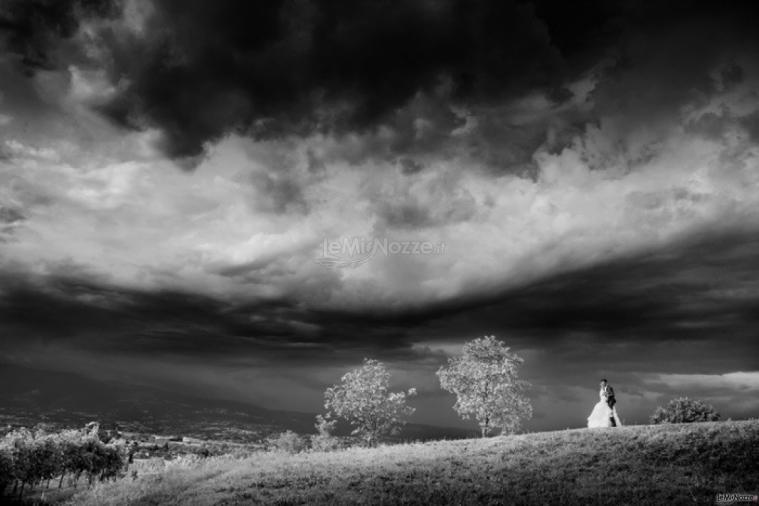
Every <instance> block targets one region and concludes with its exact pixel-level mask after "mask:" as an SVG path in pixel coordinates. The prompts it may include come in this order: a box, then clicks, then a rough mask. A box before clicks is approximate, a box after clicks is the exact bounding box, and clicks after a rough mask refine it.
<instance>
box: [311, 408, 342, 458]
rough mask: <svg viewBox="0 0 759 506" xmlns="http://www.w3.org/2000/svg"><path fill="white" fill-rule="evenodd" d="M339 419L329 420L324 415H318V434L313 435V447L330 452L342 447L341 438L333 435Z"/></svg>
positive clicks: (316, 426) (318, 450)
mask: <svg viewBox="0 0 759 506" xmlns="http://www.w3.org/2000/svg"><path fill="white" fill-rule="evenodd" d="M336 424H337V420H329V419H328V418H325V417H324V416H322V415H316V424H315V425H314V427H315V428H316V435H314V436H311V449H312V450H314V451H317V452H329V451H333V450H337V449H338V448H339V447H340V439H339V438H338V437H336V436H333V435H332V431H333V430H335V425H336Z"/></svg>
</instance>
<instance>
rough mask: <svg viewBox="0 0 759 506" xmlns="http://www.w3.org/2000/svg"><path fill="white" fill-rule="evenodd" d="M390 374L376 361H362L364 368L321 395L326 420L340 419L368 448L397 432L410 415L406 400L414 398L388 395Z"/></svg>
mask: <svg viewBox="0 0 759 506" xmlns="http://www.w3.org/2000/svg"><path fill="white" fill-rule="evenodd" d="M389 383H390V373H389V372H388V371H387V369H386V368H385V365H384V364H382V363H381V362H378V361H376V360H370V359H364V365H363V366H361V367H359V368H357V369H354V370H352V371H350V372H348V373H347V374H345V375H344V376H343V377H342V379H341V380H340V383H339V384H337V385H334V386H332V387H330V388H328V389H327V391H326V392H324V407H325V408H326V410H327V413H328V416H330V417H332V416H334V417H337V418H343V419H344V420H346V421H347V422H348V423H349V424H350V425H352V426H353V427H354V430H353V432H352V434H353V435H355V436H358V437H360V438H361V439H363V440H364V442H365V443H366V444H367V445H369V446H374V445H375V444H376V443H377V441H378V440H379V439H380V438H381V437H383V436H387V435H390V434H394V433H397V431H398V430H399V429H400V428H401V427H402V426H403V424H404V423H405V419H406V418H407V417H408V416H410V415H411V414H412V413H413V412H414V408H412V407H410V406H408V405H407V404H406V400H407V399H408V398H409V397H411V396H413V395H416V390H414V389H413V388H411V389H409V390H408V391H407V392H390V390H389Z"/></svg>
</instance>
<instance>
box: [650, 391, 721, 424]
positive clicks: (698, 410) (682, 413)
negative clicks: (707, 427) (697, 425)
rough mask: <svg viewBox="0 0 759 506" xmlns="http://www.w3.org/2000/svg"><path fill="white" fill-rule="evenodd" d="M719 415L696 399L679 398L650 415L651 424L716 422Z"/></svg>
mask: <svg viewBox="0 0 759 506" xmlns="http://www.w3.org/2000/svg"><path fill="white" fill-rule="evenodd" d="M719 418H720V415H719V413H717V410H715V409H714V407H713V406H712V405H710V404H707V403H705V402H703V401H699V400H696V399H689V398H687V397H679V398H677V399H672V400H671V401H669V403H667V405H666V406H664V407H661V406H659V407H658V408H656V411H654V413H653V414H652V415H651V423H652V424H660V423H692V422H716V421H717V420H719Z"/></svg>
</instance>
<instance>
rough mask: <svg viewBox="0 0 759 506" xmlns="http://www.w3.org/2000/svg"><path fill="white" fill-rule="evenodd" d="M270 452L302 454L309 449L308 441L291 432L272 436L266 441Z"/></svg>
mask: <svg viewBox="0 0 759 506" xmlns="http://www.w3.org/2000/svg"><path fill="white" fill-rule="evenodd" d="M266 443H267V445H266V446H267V447H268V449H269V451H280V452H285V453H300V452H302V451H304V450H305V449H306V448H307V446H308V445H307V444H306V440H305V439H304V438H303V437H301V436H299V435H298V434H296V433H295V432H293V431H291V430H287V431H285V432H282V433H280V434H278V435H276V436H272V437H270V438H268V439H267V440H266Z"/></svg>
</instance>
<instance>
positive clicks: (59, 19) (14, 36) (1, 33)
mask: <svg viewBox="0 0 759 506" xmlns="http://www.w3.org/2000/svg"><path fill="white" fill-rule="evenodd" d="M118 10H119V9H118V2H117V1H115V0H6V1H4V2H2V3H1V4H0V41H4V45H5V49H6V50H8V51H10V52H11V53H13V54H15V55H17V56H18V57H19V58H20V63H21V64H22V65H23V67H24V68H26V69H27V70H30V71H31V70H35V69H50V68H54V67H55V66H56V64H57V63H60V62H55V61H54V59H53V58H52V57H51V52H54V50H55V46H56V45H57V44H58V43H59V40H60V39H68V38H70V37H72V36H73V35H74V34H75V33H76V31H77V29H78V28H79V25H80V22H81V20H82V19H83V18H90V17H91V18H103V17H109V16H115V15H117V14H118Z"/></svg>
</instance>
